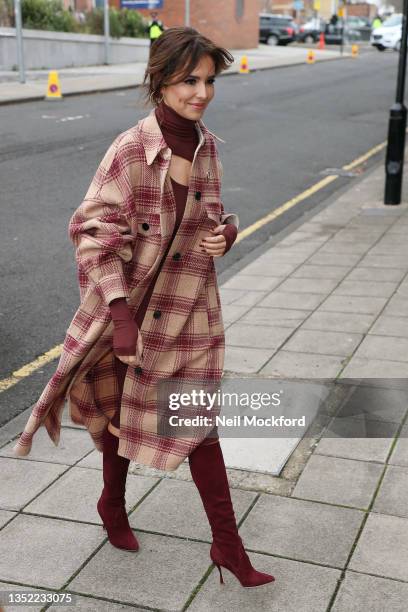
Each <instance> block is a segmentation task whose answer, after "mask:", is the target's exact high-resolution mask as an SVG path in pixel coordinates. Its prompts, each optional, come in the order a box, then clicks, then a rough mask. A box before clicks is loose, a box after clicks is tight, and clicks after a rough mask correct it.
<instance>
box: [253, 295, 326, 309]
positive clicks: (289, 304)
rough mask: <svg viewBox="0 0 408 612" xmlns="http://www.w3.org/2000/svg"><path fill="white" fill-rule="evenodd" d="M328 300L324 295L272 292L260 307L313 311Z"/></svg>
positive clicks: (259, 304) (261, 302)
mask: <svg viewBox="0 0 408 612" xmlns="http://www.w3.org/2000/svg"><path fill="white" fill-rule="evenodd" d="M325 298H326V295H325V294H322V293H301V294H298V293H293V292H292V293H289V292H284V291H272V292H271V293H270V294H269V295H267V296H266V298H264V299H263V300H261V301H260V302H258V306H259V307H261V308H263V307H267V308H295V309H296V310H313V309H314V308H317V307H318V306H319V304H320V303H321V302H322V301H323V300H324V299H325Z"/></svg>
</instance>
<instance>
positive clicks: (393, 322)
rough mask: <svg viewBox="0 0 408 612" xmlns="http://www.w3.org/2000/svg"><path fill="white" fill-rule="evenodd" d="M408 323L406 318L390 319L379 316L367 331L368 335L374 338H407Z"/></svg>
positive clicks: (389, 317) (385, 316) (390, 317)
mask: <svg viewBox="0 0 408 612" xmlns="http://www.w3.org/2000/svg"><path fill="white" fill-rule="evenodd" d="M407 323H408V321H407V318H406V317H392V316H387V315H380V316H379V317H378V319H377V320H376V322H375V323H374V325H373V326H372V327H371V329H370V330H369V332H368V333H369V334H374V335H375V336H397V337H398V338H408V325H407Z"/></svg>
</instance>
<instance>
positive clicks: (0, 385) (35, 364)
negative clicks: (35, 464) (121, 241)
mask: <svg viewBox="0 0 408 612" xmlns="http://www.w3.org/2000/svg"><path fill="white" fill-rule="evenodd" d="M407 131H408V130H407ZM386 145H387V141H384V142H382V143H380V144H379V145H377V146H375V147H373V148H372V149H370V150H369V151H367V153H365V154H364V155H361V156H360V157H357V158H356V159H355V160H354V161H352V162H351V163H350V164H347V165H346V166H343V167H342V169H343V170H351V169H352V168H355V167H356V166H359V165H361V164H362V163H364V162H365V161H367V160H368V159H369V158H370V157H372V156H373V155H375V154H376V153H378V152H379V151H381V150H382V149H384V148H385V146H386ZM338 178H339V175H338V174H331V175H329V176H326V177H325V178H324V179H322V180H321V181H318V182H317V183H315V184H314V185H312V186H311V187H309V188H308V189H306V190H305V191H302V193H299V194H298V195H297V196H295V197H294V198H292V199H291V200H288V201H287V202H285V203H284V204H282V205H281V206H279V207H278V208H275V209H274V210H273V211H271V212H270V213H268V214H267V215H265V216H264V217H262V218H261V219H258V221H255V223H252V225H249V226H248V227H246V228H245V229H244V230H242V231H241V232H239V233H238V236H237V238H236V240H235V242H236V243H237V242H240V241H241V240H243V239H244V238H246V237H247V236H250V235H251V234H253V233H254V232H256V231H257V230H258V229H259V228H260V227H263V226H264V225H266V224H267V223H269V222H270V221H273V219H276V218H277V217H280V215H282V214H283V213H284V212H286V211H287V210H289V209H290V208H293V206H296V205H297V204H299V203H300V202H303V200H306V199H307V198H309V197H310V196H311V195H313V194H314V193H316V192H317V191H320V190H321V189H324V187H326V186H327V185H330V183H332V182H333V181H335V180H336V179H338ZM62 347H63V345H62V344H58V345H57V346H55V347H54V348H52V349H50V350H49V351H47V352H46V353H44V354H43V355H40V356H39V357H37V359H35V360H34V361H31V363H28V364H27V365H25V366H22V367H21V368H20V369H19V370H16V371H15V372H13V373H12V375H11V376H9V377H8V378H3V380H0V393H1V392H3V391H6V390H7V389H10V387H13V386H14V385H16V384H17V383H18V382H20V381H21V380H22V379H23V378H27V376H30V375H31V374H32V373H33V372H35V371H36V370H38V369H39V368H41V366H44V365H46V364H47V363H50V361H53V360H54V359H56V358H57V357H59V356H60V355H61V352H62Z"/></svg>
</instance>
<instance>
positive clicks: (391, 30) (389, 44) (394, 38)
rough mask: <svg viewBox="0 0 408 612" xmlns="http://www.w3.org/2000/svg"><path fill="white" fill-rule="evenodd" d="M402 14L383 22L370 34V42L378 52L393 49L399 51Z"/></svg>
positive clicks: (396, 14)
mask: <svg viewBox="0 0 408 612" xmlns="http://www.w3.org/2000/svg"><path fill="white" fill-rule="evenodd" d="M401 33H402V13H395V14H394V15H392V16H391V17H389V18H388V19H386V20H385V21H384V23H383V24H382V26H380V27H379V28H375V30H373V31H372V32H371V38H370V42H371V44H372V45H373V47H377V49H378V50H379V51H385V49H395V51H399V49H400V46H401Z"/></svg>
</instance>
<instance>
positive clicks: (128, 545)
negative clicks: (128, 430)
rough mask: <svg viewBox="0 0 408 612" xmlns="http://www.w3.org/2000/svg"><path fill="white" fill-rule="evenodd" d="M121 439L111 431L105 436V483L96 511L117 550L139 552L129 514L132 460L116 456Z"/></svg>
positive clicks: (105, 432)
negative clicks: (128, 490) (130, 467)
mask: <svg viewBox="0 0 408 612" xmlns="http://www.w3.org/2000/svg"><path fill="white" fill-rule="evenodd" d="M118 446H119V438H118V437H117V436H115V435H114V434H112V433H111V432H110V431H109V430H108V428H106V429H105V431H104V433H103V482H104V487H103V491H102V495H101V497H100V498H99V500H98V503H97V510H98V513H99V516H100V517H101V519H102V521H103V525H104V529H106V531H107V534H108V538H109V541H110V543H111V544H112V545H113V546H116V548H123V549H125V550H131V551H136V550H139V543H138V541H137V540H136V538H135V535H134V533H133V531H132V530H131V528H130V525H129V520H128V517H127V513H126V505H125V504H126V501H125V491H126V478H127V473H128V468H129V463H130V461H129V459H126V457H121V456H120V455H118V454H117V452H118Z"/></svg>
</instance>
